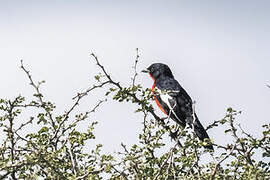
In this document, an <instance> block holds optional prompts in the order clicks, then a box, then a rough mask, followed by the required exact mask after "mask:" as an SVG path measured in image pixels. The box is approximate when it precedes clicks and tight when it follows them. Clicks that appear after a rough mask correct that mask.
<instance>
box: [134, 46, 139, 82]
mask: <svg viewBox="0 0 270 180" xmlns="http://www.w3.org/2000/svg"><path fill="white" fill-rule="evenodd" d="M139 57H140V56H139V49H138V48H136V59H135V63H134V66H133V69H134V76H133V78H132V86H135V81H136V77H137V75H138V73H137V64H138V61H139Z"/></svg>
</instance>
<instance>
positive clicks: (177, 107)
mask: <svg viewBox="0 0 270 180" xmlns="http://www.w3.org/2000/svg"><path fill="white" fill-rule="evenodd" d="M142 72H144V73H149V75H150V77H151V78H152V79H153V81H154V83H153V86H152V93H153V97H154V100H155V102H156V104H157V106H158V107H159V108H160V109H161V111H162V112H163V113H165V114H166V115H167V116H168V117H169V118H170V119H172V120H174V121H175V122H176V123H177V124H179V125H180V126H182V127H184V128H185V126H186V124H188V125H189V126H191V127H193V129H194V132H195V134H196V136H197V137H198V138H199V139H200V140H201V141H204V139H209V136H208V134H207V132H206V130H205V129H204V127H203V126H202V124H201V123H200V121H199V119H198V116H197V115H196V113H195V112H194V109H193V108H194V107H193V101H192V99H191V97H190V96H189V95H188V93H187V92H186V91H185V89H184V88H183V87H182V86H181V85H180V84H179V82H178V81H177V80H176V79H175V78H174V75H173V73H172V71H171V69H170V68H169V66H168V65H166V64H163V63H153V64H151V65H150V66H149V67H148V68H147V69H145V70H142ZM204 147H205V148H207V149H210V150H214V148H213V145H212V144H208V145H205V146H204Z"/></svg>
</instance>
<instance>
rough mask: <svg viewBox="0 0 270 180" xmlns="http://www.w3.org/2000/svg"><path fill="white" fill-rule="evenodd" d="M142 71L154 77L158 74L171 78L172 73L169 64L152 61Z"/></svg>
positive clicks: (157, 76)
mask: <svg viewBox="0 0 270 180" xmlns="http://www.w3.org/2000/svg"><path fill="white" fill-rule="evenodd" d="M144 72H148V73H149V74H150V75H151V76H152V77H153V78H154V79H157V78H159V77H160V76H167V77H171V78H173V74H172V71H171V70H170V68H169V66H167V65H166V64H162V63H154V64H152V65H150V66H149V67H148V68H147V71H144Z"/></svg>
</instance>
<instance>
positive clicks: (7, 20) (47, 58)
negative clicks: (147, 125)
mask: <svg viewBox="0 0 270 180" xmlns="http://www.w3.org/2000/svg"><path fill="white" fill-rule="evenodd" d="M269 9H270V1H267V0H258V1H253V0H239V1H235V0H220V1H214V0H212V1H211V0H207V1H201V0H197V1H193V0H186V1H157V0H155V1H154V0H153V1H150V0H149V1H117V0H115V1H103V0H98V1H91V0H89V1H81V0H78V1H68V0H65V1H64V0H62V1H60V0H58V1H49V0H48V1H37V0H35V1H34V0H33V1H30V0H29V1H19V0H17V1H16V0H14V1H4V0H0V66H1V71H0V80H1V87H0V92H1V98H9V97H15V96H16V95H18V94H22V95H25V96H29V95H31V93H32V92H33V91H32V89H31V87H30V86H29V85H28V79H27V78H26V76H25V75H24V74H23V72H22V71H21V70H20V69H19V64H20V59H23V60H24V62H25V66H26V67H27V68H28V69H30V70H31V72H32V74H33V77H34V79H35V80H46V84H45V85H44V86H43V92H44V93H45V94H46V95H48V96H47V97H48V98H49V99H51V100H53V101H55V103H56V105H57V107H58V108H59V112H60V111H63V110H64V109H65V108H67V107H68V106H69V104H71V103H72V100H71V98H72V97H73V96H74V95H75V94H76V93H77V92H79V91H81V90H83V89H85V88H87V87H89V86H90V85H91V84H92V83H93V82H94V79H93V75H95V74H96V72H97V71H96V70H97V68H96V67H95V65H94V63H93V62H91V61H90V58H89V54H90V52H95V53H96V54H97V55H98V57H99V59H100V62H101V63H102V64H103V65H105V67H107V69H108V71H109V72H111V74H112V75H113V77H114V78H115V79H116V80H119V81H121V82H123V83H124V84H127V83H128V82H130V76H131V75H132V72H133V70H132V65H133V63H134V59H135V49H136V48H139V49H140V55H141V58H140V64H139V66H138V68H139V70H141V69H143V68H145V67H147V66H149V65H150V64H151V63H153V62H162V63H166V64H168V65H169V66H170V67H171V69H172V71H173V73H174V75H175V78H176V79H177V80H178V81H179V82H180V84H181V85H182V86H183V87H184V88H185V89H186V90H187V92H188V93H189V94H190V96H191V97H192V98H193V100H196V102H197V103H196V111H197V114H198V116H199V119H200V121H201V122H202V124H203V125H204V126H206V125H208V124H210V123H211V122H213V121H214V120H219V119H221V118H222V117H223V116H224V114H225V112H226V108H227V107H230V106H232V107H233V108H235V109H237V110H242V111H243V113H242V115H240V116H239V118H238V120H239V121H238V123H241V124H242V127H243V128H244V129H247V130H248V131H249V132H251V133H253V134H255V135H258V132H259V130H261V126H262V125H263V124H265V123H269V107H270V89H269V88H267V87H266V84H267V83H269V84H270V72H269V67H270V51H269V47H270V43H269V42H270V21H269V18H270V11H269ZM138 81H139V82H142V81H143V82H142V84H143V86H144V87H151V85H152V80H151V79H150V78H149V77H148V76H146V75H145V74H139V77H138ZM96 95H99V94H96ZM98 98H99V97H94V96H93V95H92V96H88V97H87V98H85V99H84V100H83V102H82V103H81V110H86V109H87V108H89V107H93V106H94V105H95V103H96V102H97V99H98ZM155 107H156V106H155ZM134 110H135V107H134V106H132V105H130V104H128V105H127V104H122V103H115V102H109V103H107V104H106V105H104V106H103V107H102V109H100V111H99V112H97V114H96V115H95V116H93V117H92V119H93V120H97V121H98V122H99V124H98V126H97V129H96V135H97V141H98V142H100V143H103V144H105V147H104V148H105V150H106V151H109V152H112V151H114V150H116V149H118V148H119V146H120V143H121V142H124V143H127V144H132V143H135V142H137V139H138V133H139V132H140V130H141V127H142V125H141V123H142V121H143V119H142V118H141V117H142V116H141V114H134V113H133V112H134ZM159 114H160V113H159ZM209 136H210V137H211V138H212V139H214V140H215V141H216V142H218V143H225V142H227V141H226V136H225V135H224V134H223V132H221V131H219V130H217V129H213V130H211V131H209Z"/></svg>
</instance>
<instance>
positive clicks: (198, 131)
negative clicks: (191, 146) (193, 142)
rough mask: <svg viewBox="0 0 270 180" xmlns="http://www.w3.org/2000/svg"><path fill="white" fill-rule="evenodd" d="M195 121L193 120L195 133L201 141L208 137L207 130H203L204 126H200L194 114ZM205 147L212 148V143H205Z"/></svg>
mask: <svg viewBox="0 0 270 180" xmlns="http://www.w3.org/2000/svg"><path fill="white" fill-rule="evenodd" d="M195 118H196V119H195V121H194V131H195V134H196V135H197V136H198V138H199V139H200V140H201V141H203V140H204V139H205V138H208V139H210V138H209V136H208V134H207V132H206V131H205V129H204V127H203V126H202V124H201V123H200V121H199V119H198V117H197V115H196V114H195ZM204 147H205V148H207V149H211V150H214V148H213V145H211V144H210V145H207V146H204Z"/></svg>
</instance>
